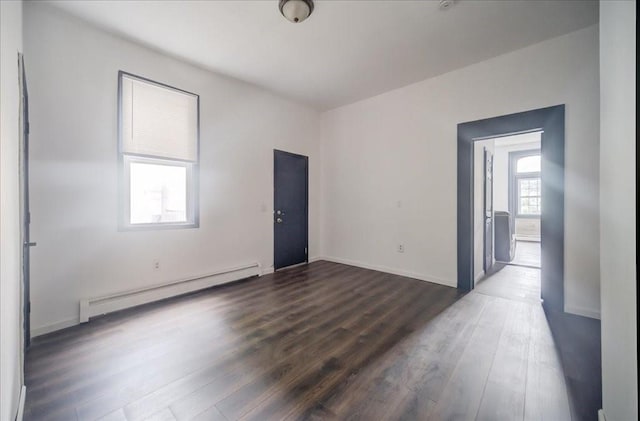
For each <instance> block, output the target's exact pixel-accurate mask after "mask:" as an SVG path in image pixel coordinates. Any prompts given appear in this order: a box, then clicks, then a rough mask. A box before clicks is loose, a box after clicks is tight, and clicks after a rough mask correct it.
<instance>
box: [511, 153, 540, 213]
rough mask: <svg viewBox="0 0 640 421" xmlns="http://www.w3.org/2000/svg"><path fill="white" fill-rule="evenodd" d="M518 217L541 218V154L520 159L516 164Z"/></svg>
mask: <svg viewBox="0 0 640 421" xmlns="http://www.w3.org/2000/svg"><path fill="white" fill-rule="evenodd" d="M515 178H516V189H517V202H516V203H517V212H516V213H517V215H518V216H540V211H541V204H542V203H541V185H542V183H541V180H540V154H536V155H528V156H524V157H522V158H518V160H517V162H516V173H515Z"/></svg>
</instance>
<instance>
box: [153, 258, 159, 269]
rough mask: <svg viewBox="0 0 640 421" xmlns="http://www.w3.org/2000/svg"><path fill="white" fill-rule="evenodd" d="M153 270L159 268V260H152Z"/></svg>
mask: <svg viewBox="0 0 640 421" xmlns="http://www.w3.org/2000/svg"><path fill="white" fill-rule="evenodd" d="M153 270H160V260H154V261H153Z"/></svg>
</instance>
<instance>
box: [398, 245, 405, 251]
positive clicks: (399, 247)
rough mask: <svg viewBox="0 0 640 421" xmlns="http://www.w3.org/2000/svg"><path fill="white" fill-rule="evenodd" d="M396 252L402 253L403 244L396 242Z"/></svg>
mask: <svg viewBox="0 0 640 421" xmlns="http://www.w3.org/2000/svg"><path fill="white" fill-rule="evenodd" d="M398 253H404V244H398Z"/></svg>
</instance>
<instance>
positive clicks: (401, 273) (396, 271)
mask: <svg viewBox="0 0 640 421" xmlns="http://www.w3.org/2000/svg"><path fill="white" fill-rule="evenodd" d="M318 260H326V261H328V262H333V263H342V264H343V265H349V266H356V267H359V268H363V269H371V270H377V271H378V272H385V273H390V274H392V275H399V276H405V277H407V278H412V279H417V280H419V281H426V282H433V283H435V284H440V285H445V286H448V287H453V288H456V287H457V284H458V283H457V282H456V281H449V280H446V279H442V278H438V277H437V276H431V275H423V274H421V273H416V272H411V271H407V270H402V269H395V268H390V267H387V266H379V265H371V264H369V263H364V262H359V261H356V260H349V259H342V258H340V257H333V256H323V257H322V258H318Z"/></svg>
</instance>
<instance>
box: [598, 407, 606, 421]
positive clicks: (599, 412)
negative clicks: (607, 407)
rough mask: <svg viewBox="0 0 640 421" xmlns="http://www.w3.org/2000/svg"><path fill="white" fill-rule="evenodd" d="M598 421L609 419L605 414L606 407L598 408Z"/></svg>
mask: <svg viewBox="0 0 640 421" xmlns="http://www.w3.org/2000/svg"><path fill="white" fill-rule="evenodd" d="M598 421H607V418H606V417H605V416H604V409H598Z"/></svg>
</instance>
